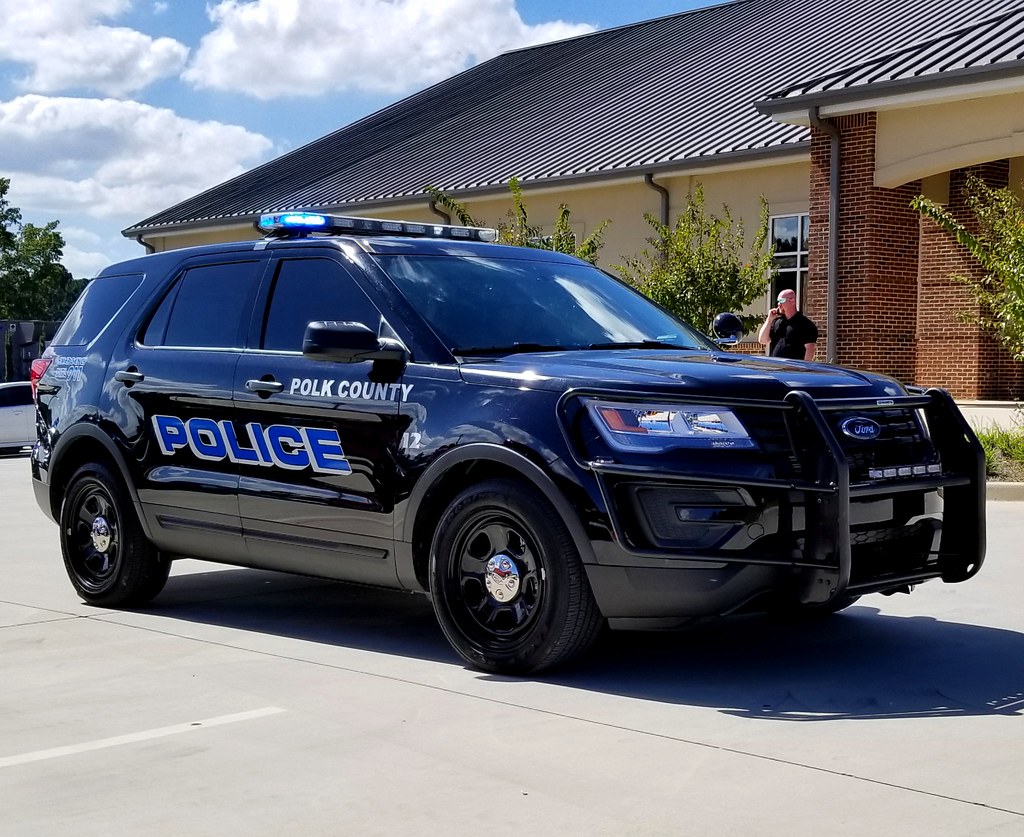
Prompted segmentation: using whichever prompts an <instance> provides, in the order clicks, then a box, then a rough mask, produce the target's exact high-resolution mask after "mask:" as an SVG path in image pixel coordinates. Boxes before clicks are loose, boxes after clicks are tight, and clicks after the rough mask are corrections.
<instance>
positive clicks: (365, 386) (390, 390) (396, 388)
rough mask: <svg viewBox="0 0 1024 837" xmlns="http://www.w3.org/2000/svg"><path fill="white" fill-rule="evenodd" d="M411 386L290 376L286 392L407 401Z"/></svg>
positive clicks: (370, 399)
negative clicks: (289, 384) (290, 381)
mask: <svg viewBox="0 0 1024 837" xmlns="http://www.w3.org/2000/svg"><path fill="white" fill-rule="evenodd" d="M335 387H337V388H335ZM412 387H413V385H412V384H376V383H374V382H373V381H335V380H333V379H331V378H292V383H291V386H290V387H289V388H288V394H289V395H295V394H296V393H298V394H299V395H313V396H316V397H317V398H361V399H363V400H364V401H407V400H408V399H409V393H410V392H412Z"/></svg>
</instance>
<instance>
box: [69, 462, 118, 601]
mask: <svg viewBox="0 0 1024 837" xmlns="http://www.w3.org/2000/svg"><path fill="white" fill-rule="evenodd" d="M101 517H102V518H103V520H104V521H106V524H107V529H108V531H109V539H110V544H109V546H108V547H107V548H106V549H104V550H102V551H101V550H99V549H97V548H96V545H95V544H94V542H93V525H94V524H95V523H96V521H97V519H98V518H101ZM68 529H69V532H68V547H69V556H68V557H69V560H70V562H71V567H72V569H73V570H74V573H75V576H76V577H77V578H78V581H79V583H80V584H81V585H82V587H84V588H85V589H86V590H90V591H93V592H97V591H100V590H103V589H104V588H105V587H107V586H108V585H109V583H110V580H111V579H112V578H113V577H114V575H115V574H116V573H117V570H118V567H119V565H120V563H121V526H120V518H119V517H118V514H117V509H116V507H115V506H114V500H113V498H112V497H111V496H110V492H109V491H107V489H106V487H105V486H104V485H103V484H102V483H100V482H90V483H89V484H88V485H86V486H84V487H83V488H82V489H81V491H80V492H79V494H78V496H77V498H76V501H75V508H74V515H73V517H72V519H71V520H70V521H69V522H68Z"/></svg>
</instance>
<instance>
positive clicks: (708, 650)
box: [147, 569, 1024, 722]
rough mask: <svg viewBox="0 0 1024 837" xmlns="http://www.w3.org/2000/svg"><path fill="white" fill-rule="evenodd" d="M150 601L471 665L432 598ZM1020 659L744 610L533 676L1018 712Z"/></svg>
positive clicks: (960, 628) (736, 698)
mask: <svg viewBox="0 0 1024 837" xmlns="http://www.w3.org/2000/svg"><path fill="white" fill-rule="evenodd" d="M147 610H148V612H154V613H159V614H160V615H162V616H168V617H172V618H175V619H182V620H185V621H190V622H198V623H204V624H213V625H220V626H225V627H231V628H237V629H241V630H247V631H254V632H259V633H267V634H274V635H279V636H287V637H294V638H297V639H303V640H307V641H312V642H319V643H324V644H328V645H335V646H339V647H349V648H358V649H361V650H367V651H375V652H380V653H384V654H390V655H396V656H405V657H414V658H417V659H423V660H432V661H436V662H443V663H451V664H453V665H460V666H461V665H463V663H462V661H461V660H460V659H459V658H458V656H457V655H456V654H455V653H454V651H452V650H451V648H450V647H449V645H448V643H447V641H446V640H445V638H444V636H443V634H442V633H441V630H440V628H439V627H438V625H437V622H436V621H435V619H434V614H433V611H432V609H431V605H430V602H429V601H428V600H427V598H426V597H424V596H417V595H412V594H408V593H400V592H395V591H389V590H380V589H376V588H368V587H359V586H357V585H347V584H335V583H332V582H326V581H319V580H316V579H308V578H302V577H297V576H291V575H285V574H282V573H275V572H266V571H261V570H249V569H231V570H218V571H215V572H209V573H195V574H190V575H181V576H172V577H171V579H170V580H169V581H168V584H167V588H166V589H165V591H164V592H163V593H162V594H161V595H160V596H159V597H158V598H157V599H156V600H155V601H154V602H153V603H152V604H151V605H150V606H149V608H147ZM1021 660H1024V634H1022V633H1019V632H1016V631H1012V630H1005V629H999V628H991V627H985V626H977V625H965V624H959V623H955V622H944V621H941V620H938V619H934V618H932V617H929V616H896V615H892V614H883V613H881V612H880V611H879V610H878V609H877V608H875V607H870V606H862V605H855V606H853V607H851V608H849V609H848V610H846V611H844V612H843V613H840V614H836V615H834V616H832V617H826V618H819V619H813V620H783V619H778V618H772V617H767V616H743V617H732V618H730V619H721V620H715V621H709V622H706V623H702V624H698V625H696V626H693V627H689V628H686V629H684V630H681V631H675V632H656V633H655V632H611V631H608V632H605V633H603V634H602V636H601V637H600V639H599V640H598V642H597V643H596V644H595V647H594V648H593V649H592V650H591V652H590V653H588V654H587V655H586V656H585V657H584V658H583V659H582V660H581V661H580V662H578V663H577V664H575V665H573V666H572V667H571V668H567V669H564V670H555V671H553V672H551V673H549V674H546V675H541V676H539V677H538V678H537V679H541V680H544V681H545V682H548V683H553V684H558V685H561V686H565V687H568V688H573V689H582V690H587V691H592V692H600V693H607V694H615V695H621V696H625V697H631V698H637V699H642V700H651V701H658V702H661V703H675V704H680V705H692V706H708V707H715V708H717V709H718V710H719V711H721V712H723V713H726V714H732V715H736V716H740V717H748V718H752V719H753V718H761V719H774V720H788V721H803V722H808V721H820V720H838V719H881V718H908V717H915V716H916V717H922V718H934V717H944V716H963V715H1020V714H1022V711H1024V666H1022V665H1021V664H1020V661H1021ZM1014 661H1016V662H1014ZM480 676H481V678H484V679H497V680H508V679H510V678H505V677H500V676H497V675H487V674H481V675H480Z"/></svg>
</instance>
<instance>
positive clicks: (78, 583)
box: [60, 463, 170, 607]
mask: <svg viewBox="0 0 1024 837" xmlns="http://www.w3.org/2000/svg"><path fill="white" fill-rule="evenodd" d="M60 545H61V552H62V553H63V555H64V567H65V569H66V570H67V573H68V577H69V578H70V579H71V583H72V584H73V585H74V587H75V590H77V591H78V595H79V596H81V597H82V599H84V600H85V601H86V602H88V603H90V604H95V605H103V606H105V607H118V606H131V605H140V604H144V603H146V602H148V601H149V600H150V599H152V598H153V597H154V596H155V595H157V593H159V592H160V591H161V590H162V589H163V586H164V584H165V583H166V581H167V575H168V573H169V571H170V562H169V561H168V560H167V559H165V558H163V557H162V556H161V555H160V554H159V553H158V552H157V550H156V549H155V548H154V547H153V546H152V544H150V543H149V541H148V540H146V536H145V533H144V532H143V531H142V527H141V526H140V525H139V520H138V517H137V516H136V514H135V508H134V507H133V506H132V503H131V500H130V498H129V497H128V495H127V492H126V491H125V489H124V487H123V485H122V484H121V481H120V480H119V479H117V477H115V476H114V475H113V474H112V473H111V472H110V470H109V469H108V468H107V467H106V466H105V465H102V464H100V463H91V464H88V465H84V466H82V467H81V468H79V469H78V470H77V471H76V472H75V474H74V476H73V477H72V478H71V482H70V483H69V484H68V489H67V493H66V494H65V498H64V505H63V506H62V507H61V514H60Z"/></svg>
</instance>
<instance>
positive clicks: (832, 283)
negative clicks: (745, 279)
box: [808, 105, 840, 363]
mask: <svg viewBox="0 0 1024 837" xmlns="http://www.w3.org/2000/svg"><path fill="white" fill-rule="evenodd" d="M808 116H809V118H810V121H811V125H812V126H813V127H814V128H816V129H817V130H819V131H821V132H822V133H824V134H828V136H829V138H830V149H829V175H828V303H827V315H828V319H827V334H826V336H825V362H826V363H836V328H837V322H838V319H839V318H838V316H837V313H838V304H839V271H838V264H839V163H840V156H839V155H840V148H839V129H838V128H837V127H836V125H835V123H834V122H832V121H831V120H830V119H822V118H821V117H820V116H819V115H818V106H817V105H815V106H814V107H813V108H811V110H810V112H809V114H808Z"/></svg>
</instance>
